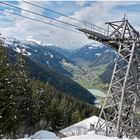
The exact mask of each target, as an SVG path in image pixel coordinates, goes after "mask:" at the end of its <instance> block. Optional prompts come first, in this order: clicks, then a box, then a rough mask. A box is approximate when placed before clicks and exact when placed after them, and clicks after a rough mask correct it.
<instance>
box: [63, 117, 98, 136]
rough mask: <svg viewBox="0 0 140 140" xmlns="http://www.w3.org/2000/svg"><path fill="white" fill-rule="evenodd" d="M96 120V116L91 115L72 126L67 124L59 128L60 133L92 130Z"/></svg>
mask: <svg viewBox="0 0 140 140" xmlns="http://www.w3.org/2000/svg"><path fill="white" fill-rule="evenodd" d="M97 121H98V117H97V116H92V117H90V118H87V119H85V120H83V121H81V122H79V123H76V124H74V125H72V126H69V127H67V128H65V129H63V130H61V131H60V133H62V134H63V135H65V136H74V135H81V134H87V133H88V132H89V131H92V130H93V126H95V125H96V123H97Z"/></svg>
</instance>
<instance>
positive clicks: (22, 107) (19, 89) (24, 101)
mask: <svg viewBox="0 0 140 140" xmlns="http://www.w3.org/2000/svg"><path fill="white" fill-rule="evenodd" d="M15 76H16V78H15V84H14V86H15V88H16V90H15V92H16V97H17V98H16V99H17V110H18V112H19V121H20V129H19V132H18V133H19V134H18V136H23V135H24V134H25V133H27V134H29V133H30V131H31V126H32V127H33V123H34V117H33V104H32V90H31V85H30V80H29V78H28V76H27V71H26V68H25V62H24V59H23V55H22V51H21V52H20V53H19V54H18V57H17V63H16V64H15Z"/></svg>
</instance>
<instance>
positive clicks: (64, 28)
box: [0, 9, 81, 34]
mask: <svg viewBox="0 0 140 140" xmlns="http://www.w3.org/2000/svg"><path fill="white" fill-rule="evenodd" d="M0 11H3V12H7V13H10V14H13V15H16V16H20V17H23V18H26V19H30V20H33V21H37V22H40V23H44V24H47V25H50V26H54V27H57V28H61V29H63V30H67V31H71V32H74V33H78V34H81V33H79V32H77V31H75V30H71V29H69V28H66V27H62V26H59V25H55V24H52V23H49V22H45V21H41V20H38V19H35V18H31V17H28V16H23V15H20V14H18V13H14V12H11V11H6V10H4V9H0Z"/></svg>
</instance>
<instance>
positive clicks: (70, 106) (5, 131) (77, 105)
mask: <svg viewBox="0 0 140 140" xmlns="http://www.w3.org/2000/svg"><path fill="white" fill-rule="evenodd" d="M0 67H1V69H0V122H1V123H0V138H20V137H23V136H24V134H32V133H33V132H35V131H37V130H39V129H47V130H51V131H55V132H57V131H58V130H60V129H62V128H64V127H66V126H69V125H70V124H73V123H75V122H78V121H80V120H82V119H84V118H86V117H89V116H91V115H93V114H96V115H98V111H99V110H98V109H97V108H96V107H94V106H91V105H88V104H86V103H85V102H81V101H79V100H76V99H75V98H72V97H70V96H68V95H66V94H65V93H63V92H60V91H59V90H58V89H56V88H55V87H53V86H51V85H50V84H48V83H47V84H44V83H42V82H40V81H38V80H31V79H30V78H29V77H28V71H27V69H26V65H25V61H24V59H23V55H22V53H19V54H18V55H17V60H16V62H15V63H14V64H13V63H11V62H10V61H9V59H8V58H7V56H6V54H5V51H4V48H3V47H2V46H0ZM13 124H14V125H13Z"/></svg>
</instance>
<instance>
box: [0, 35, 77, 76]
mask: <svg viewBox="0 0 140 140" xmlns="http://www.w3.org/2000/svg"><path fill="white" fill-rule="evenodd" d="M0 38H1V39H2V40H3V42H4V44H5V47H7V48H10V49H13V50H14V51H16V52H18V53H19V52H21V51H22V53H23V55H26V56H28V57H29V58H31V59H32V60H34V61H35V62H37V63H39V64H40V65H42V66H44V67H45V68H50V69H52V70H53V71H55V72H57V73H59V74H62V75H65V76H69V77H72V73H71V72H69V71H68V70H66V67H68V66H73V67H74V66H75V62H74V61H72V60H71V59H69V58H68V57H66V56H65V55H63V54H66V53H67V52H66V50H63V49H61V48H58V47H56V46H54V45H53V44H42V43H41V42H39V41H35V40H24V41H21V40H17V39H15V38H12V37H5V36H2V35H1V36H0Z"/></svg>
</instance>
